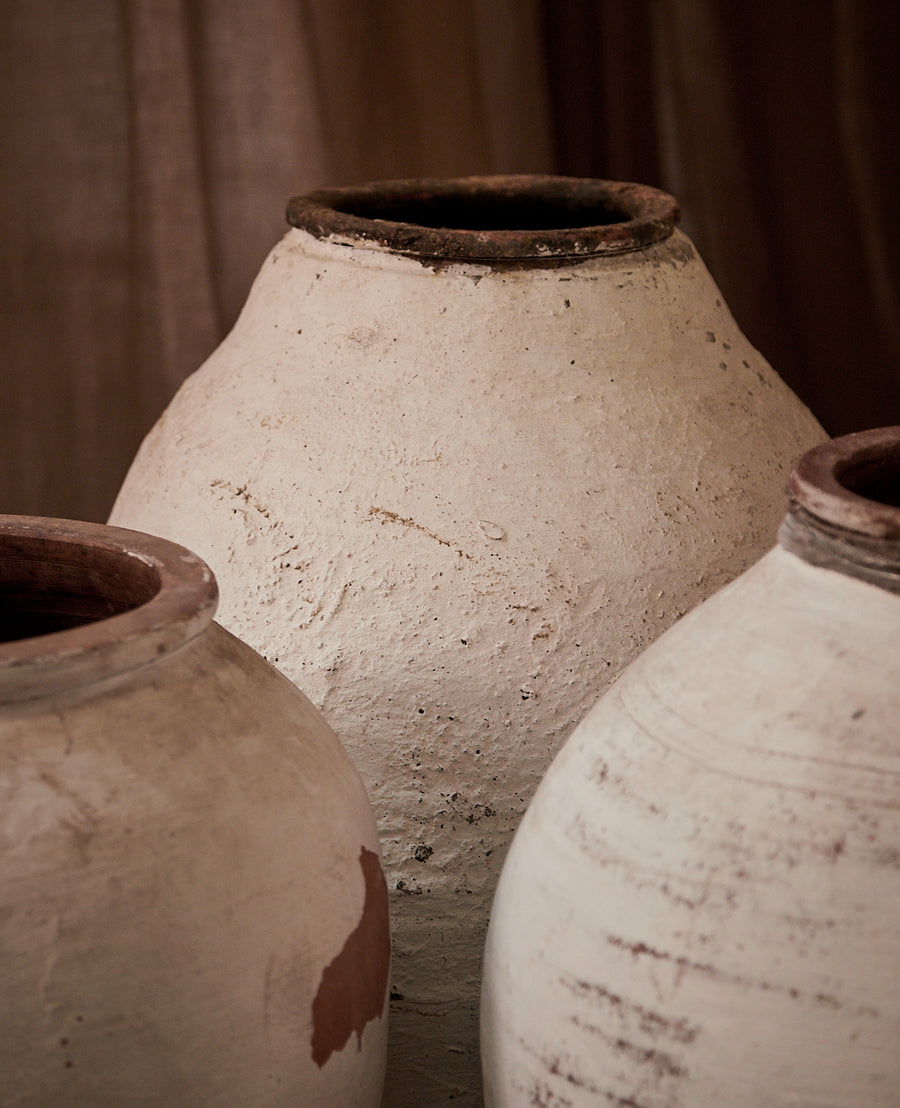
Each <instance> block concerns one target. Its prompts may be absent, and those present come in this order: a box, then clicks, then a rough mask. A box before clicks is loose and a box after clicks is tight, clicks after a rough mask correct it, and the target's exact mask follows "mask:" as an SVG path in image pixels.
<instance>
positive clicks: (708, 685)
mask: <svg viewBox="0 0 900 1108" xmlns="http://www.w3.org/2000/svg"><path fill="white" fill-rule="evenodd" d="M791 491H792V497H793V499H792V506H791V510H790V513H789V515H788V517H787V520H786V522H785V524H784V526H783V528H782V531H781V535H780V538H781V543H780V545H779V546H778V547H776V548H775V549H774V550H772V551H771V552H770V553H769V554H767V555H766V556H765V557H764V558H763V559H762V560H761V561H760V562H759V563H758V564H757V565H756V566H754V567H753V568H752V569H751V570H749V571H748V572H747V573H745V574H744V575H743V576H742V577H740V578H739V579H738V580H737V581H735V582H734V583H733V584H731V585H729V586H728V587H727V588H725V589H724V590H722V591H721V592H720V593H719V594H718V595H717V596H715V597H714V598H713V599H711V600H709V601H707V602H706V603H705V604H704V605H702V606H701V607H700V608H698V609H697V610H696V611H694V612H692V613H691V614H690V615H689V616H687V617H686V618H685V619H684V620H682V621H681V622H680V623H678V624H677V626H675V627H674V628H672V630H670V631H669V632H668V633H667V634H666V635H664V636H663V637H662V638H661V639H660V640H659V641H658V642H657V643H656V644H655V645H654V646H652V647H651V648H650V649H649V650H648V651H647V652H646V653H645V654H644V655H643V656H642V657H641V658H640V659H639V660H638V661H637V662H635V663H634V664H633V665H632V666H630V667H629V669H628V670H627V671H626V672H625V673H624V674H623V675H622V677H621V678H620V679H619V681H618V682H617V683H616V684H615V685H614V687H613V688H612V689H611V690H610V691H609V692H607V693H606V695H605V696H604V697H603V698H602V699H601V700H600V701H599V703H598V704H597V706H596V707H595V708H594V710H593V711H592V712H591V713H590V714H589V715H588V717H587V718H586V719H585V721H584V722H583V723H582V724H581V726H580V727H578V729H577V730H576V731H575V733H574V734H573V736H572V737H571V739H569V741H568V742H567V744H566V745H565V747H564V748H563V750H562V752H561V753H560V755H559V756H558V757H557V758H556V760H555V761H554V763H553V765H552V766H551V768H550V770H549V771H548V773H547V775H546V777H545V779H544V781H543V783H542V784H541V786H540V788H539V789H538V791H537V794H536V795H535V797H534V800H533V801H532V804H531V806H530V808H529V810H528V813H527V814H526V816H525V818H524V820H523V821H522V825H521V827H520V829H519V831H518V833H517V835H516V838H515V841H514V842H513V846H512V848H511V850H510V852H509V856H508V858H507V861H506V864H505V866H504V870H503V875H502V877H501V880H500V885H499V889H498V892H497V896H496V900H495V902H494V909H493V914H492V918H491V925H490V931H489V936H488V941H487V948H486V956H485V982H484V995H483V1007H482V1046H483V1060H484V1071H485V1092H486V1101H487V1104H488V1105H491V1106H495V1108H499V1106H504V1108H509V1106H513V1105H515V1106H518V1105H523V1106H524V1105H532V1104H546V1105H551V1104H553V1105H562V1104H566V1105H572V1106H581V1105H585V1106H586V1105H596V1104H607V1103H609V1104H617V1105H640V1106H641V1108H696V1106H698V1105H704V1106H705V1105H729V1106H730V1108H751V1106H752V1108H760V1106H762V1105H765V1106H766V1108H789V1106H790V1108H795V1106H797V1105H816V1106H817V1108H851V1106H853V1108H858V1106H860V1105H866V1108H894V1106H896V1105H897V1104H900V1051H898V1048H897V1047H898V1043H900V932H898V928H897V913H898V906H900V727H898V721H900V652H898V643H900V428H890V429H888V430H884V431H873V432H866V433H863V434H859V435H851V436H848V437H846V438H843V439H838V440H835V441H834V442H833V443H829V444H826V445H825V446H823V447H820V448H818V449H816V450H813V451H812V452H811V453H809V454H807V455H806V456H805V457H804V458H803V459H802V460H801V462H800V463H799V464H798V466H797V468H796V469H795V471H794V474H793V476H792V479H791Z"/></svg>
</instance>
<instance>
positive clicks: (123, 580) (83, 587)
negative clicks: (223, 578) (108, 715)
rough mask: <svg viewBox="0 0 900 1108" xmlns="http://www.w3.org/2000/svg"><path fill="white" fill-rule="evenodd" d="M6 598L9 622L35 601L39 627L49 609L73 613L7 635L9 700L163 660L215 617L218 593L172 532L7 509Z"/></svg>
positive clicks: (2, 547)
mask: <svg viewBox="0 0 900 1108" xmlns="http://www.w3.org/2000/svg"><path fill="white" fill-rule="evenodd" d="M0 599H2V607H0V619H3V620H4V621H5V625H4V626H5V628H15V627H16V626H17V625H18V623H22V624H23V625H24V624H25V623H26V621H27V620H29V619H30V618H31V612H32V609H31V608H30V607H29V605H32V604H33V605H36V606H37V607H40V608H41V609H42V615H41V616H40V617H36V619H37V624H40V620H41V619H42V618H45V613H46V612H47V611H49V612H52V613H59V612H66V613H68V612H75V613H76V614H75V615H74V616H72V617H71V620H74V622H75V624H76V625H74V626H68V627H65V629H62V630H53V631H51V632H49V633H39V634H30V635H28V637H16V638H13V639H12V640H11V641H2V642H0V703H2V702H9V701H16V700H23V699H28V698H32V697H36V696H40V695H43V694H47V693H53V692H57V691H59V690H61V689H65V688H71V687H74V686H77V685H83V684H89V683H92V682H94V681H98V680H102V679H103V678H107V677H111V676H114V675H116V674H120V673H123V672H125V671H127V670H131V669H134V668H135V667H137V666H141V665H144V664H146V663H148V662H152V661H156V660H159V659H160V658H162V657H164V656H165V655H168V654H170V653H171V652H172V651H175V650H177V649H179V648H180V647H181V646H184V645H185V643H187V642H189V641H190V640H191V639H193V638H194V637H195V636H196V635H198V634H200V632H202V631H203V630H204V629H205V628H206V627H207V626H208V625H209V624H210V622H211V621H212V618H213V615H214V614H215V610H216V605H217V602H218V590H217V587H216V581H215V578H214V577H213V574H212V571H211V570H210V568H209V567H208V566H207V565H206V563H205V562H203V561H202V560H201V559H200V558H198V557H197V556H196V555H195V554H192V553H191V552H190V551H188V550H185V549H184V547H181V546H178V545H177V544H176V543H172V542H168V541H167V540H165V539H161V538H157V537H155V536H152V535H145V534H143V533H141V532H137V531H130V530H126V529H125V528H121V527H110V526H103V525H101V524H95V523H81V522H74V521H70V520H59V519H45V518H41V517H32V516H0ZM35 610H36V609H35ZM106 611H109V612H111V613H112V614H109V615H104V614H103V613H104V612H106ZM55 618H57V615H56V614H54V615H52V616H51V620H52V619H55ZM59 618H61V620H62V621H63V623H65V621H67V620H70V616H69V615H68V614H66V615H63V616H61V617H59Z"/></svg>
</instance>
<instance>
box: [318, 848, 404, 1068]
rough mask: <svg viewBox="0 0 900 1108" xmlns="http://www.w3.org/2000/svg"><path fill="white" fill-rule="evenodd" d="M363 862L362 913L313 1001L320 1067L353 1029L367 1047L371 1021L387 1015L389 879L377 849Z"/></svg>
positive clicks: (365, 852)
mask: <svg viewBox="0 0 900 1108" xmlns="http://www.w3.org/2000/svg"><path fill="white" fill-rule="evenodd" d="M359 864H360V868H361V869H362V874H363V879H364V881H365V886H366V899H365V903H364V904H363V911H362V918H361V919H360V921H359V923H358V924H357V926H356V927H355V928H354V930H353V931H352V932H351V933H350V935H349V936H348V937H347V941H346V942H345V943H344V946H343V948H342V949H341V952H340V954H339V955H338V956H337V957H336V958H335V959H334V961H333V962H330V963H329V964H328V965H327V966H326V967H325V969H324V970H323V971H322V980H321V981H320V982H319V988H318V990H317V991H316V997H315V1000H314V1001H313V1036H312V1056H313V1061H314V1062H315V1063H316V1065H317V1066H324V1065H325V1063H326V1062H327V1061H328V1059H329V1057H330V1056H331V1055H332V1054H333V1053H334V1051H336V1050H342V1049H343V1047H344V1046H346V1044H347V1041H348V1040H349V1038H350V1036H351V1035H352V1034H353V1033H354V1032H355V1033H356V1039H357V1046H358V1048H359V1049H360V1050H362V1037H363V1031H365V1029H366V1024H367V1023H369V1022H370V1021H371V1020H380V1019H381V1018H382V1016H383V1015H384V1005H385V1001H386V1000H387V988H388V974H389V972H390V968H391V929H390V919H389V915H388V892H387V882H386V881H385V879H384V871H383V870H382V868H381V859H380V858H379V857H378V855H377V854H376V853H375V852H374V851H372V850H366V848H365V847H363V848H362V850H361V851H360V854H359Z"/></svg>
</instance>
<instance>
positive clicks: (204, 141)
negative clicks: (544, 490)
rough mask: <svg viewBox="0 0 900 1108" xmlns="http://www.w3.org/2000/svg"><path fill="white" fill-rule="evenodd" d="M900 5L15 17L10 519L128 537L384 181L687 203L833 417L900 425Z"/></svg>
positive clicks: (8, 160) (420, 0) (3, 313)
mask: <svg viewBox="0 0 900 1108" xmlns="http://www.w3.org/2000/svg"><path fill="white" fill-rule="evenodd" d="M898 13H900V8H897V7H895V6H894V5H888V4H887V3H877V2H875V0H830V2H829V0H782V3H780V4H778V5H775V4H746V5H737V4H733V3H730V2H728V0H646V2H641V0H257V2H255V3H252V4H250V3H246V0H216V2H215V3H213V2H211V0H207V2H201V0H193V2H192V0H119V2H116V0H0V106H2V109H3V110H2V114H0V156H2V165H3V173H2V177H0V234H2V242H3V265H2V272H0V305H2V310H0V353H2V362H0V365H2V381H3V389H2V394H0V396H2V405H0V490H2V498H0V511H7V512H26V513H39V514H51V515H53V514H55V515H68V516H73V517H81V518H88V519H98V520H102V519H104V518H105V516H106V514H107V512H108V510H109V508H110V506H111V503H112V499H113V497H114V495H115V492H116V490H117V488H118V485H119V483H120V481H121V479H122V477H123V475H124V472H125V469H126V467H127V465H128V463H129V461H130V459H131V457H132V455H133V454H134V451H135V450H136V448H137V445H138V444H139V442H140V440H141V438H142V436H143V435H144V434H145V433H146V431H147V430H148V428H149V426H150V425H151V424H152V423H153V421H154V420H155V419H156V417H157V416H158V415H159V413H160V411H161V410H162V408H163V406H164V405H165V403H166V402H167V400H168V399H169V398H170V397H171V395H172V394H173V392H174V391H175V389H176V388H177V386H178V384H179V382H180V381H181V380H182V379H183V378H184V376H185V375H186V374H188V373H189V372H190V371H191V370H192V369H194V368H195V367H196V366H197V365H199V363H200V362H201V361H202V360H203V358H204V357H205V356H206V355H207V354H208V353H209V351H210V350H211V349H212V348H213V347H214V346H215V345H216V343H217V342H218V341H219V339H220V338H221V337H222V335H223V334H224V333H225V331H226V330H227V329H228V327H229V326H230V325H231V323H232V322H233V321H234V318H235V316H236V314H237V312H238V310H239V308H240V305H241V304H242V302H243V300H244V297H245V295H246V291H247V288H248V287H249V284H250V281H251V280H252V278H253V276H254V274H255V273H256V270H257V269H258V267H259V264H260V262H261V261H262V258H263V257H264V255H265V253H266V251H267V250H268V249H269V248H270V247H271V246H272V245H273V244H274V242H275V241H276V240H277V238H278V237H279V236H280V235H281V234H282V232H283V229H284V224H283V216H282V213H283V210H284V202H285V200H286V199H287V197H288V196H289V195H291V194H292V193H295V192H298V191H301V190H303V189H306V188H311V187H314V186H318V185H325V184H341V183H349V182H352V181H362V180H371V179H378V178H384V177H402V176H419V175H449V174H462V173H491V172H565V173H573V174H583V175H589V176H605V177H612V178H620V179H631V180H642V181H646V182H648V183H651V184H657V185H660V186H662V187H664V188H667V189H668V190H669V191H672V192H674V193H675V194H676V195H677V196H678V198H679V200H680V201H681V203H682V207H683V210H684V226H685V229H686V230H687V231H688V233H689V234H690V235H691V236H692V237H693V238H694V240H695V242H696V244H697V246H698V248H699V250H700V252H701V254H702V255H703V257H704V258H705V260H706V262H707V264H708V265H709V267H710V268H711V269H712V271H713V273H714V275H715V276H716V278H717V280H718V281H719V283H720V285H721V287H722V290H723V293H724V295H725V298H726V300H727V301H728V303H729V305H730V307H731V309H732V311H733V312H734V314H735V316H736V318H737V319H738V321H739V322H740V324H741V326H742V327H743V329H744V331H745V332H746V333H747V334H748V336H749V337H750V338H751V339H752V340H753V341H754V342H755V343H756V345H757V346H758V347H759V348H760V349H761V350H762V351H763V352H764V353H765V355H766V356H767V357H768V358H769V360H770V361H771V362H772V363H773V365H775V367H776V368H777V369H778V370H779V372H781V374H782V375H783V376H784V377H785V378H786V379H787V380H788V381H789V382H790V383H791V385H792V386H793V387H794V388H795V389H796V390H797V391H798V392H799V393H800V395H801V396H802V397H803V398H804V399H805V400H806V402H807V403H808V404H809V405H810V406H811V407H812V408H813V410H814V411H815V412H816V414H817V415H818V416H819V418H820V419H821V420H822V421H823V422H824V423H825V425H826V427H827V428H828V429H829V430H830V431H831V432H832V433H841V432H843V431H847V430H853V429H857V428H861V427H864V426H873V425H876V424H884V423H900V357H898V354H900V296H898V288H900V254H898V245H900V241H898V240H900V235H898V230H900V228H898V215H897V206H896V203H895V201H894V193H895V192H896V190H897V187H898V184H900V148H898V144H897V141H896V136H895V134H894V121H893V116H894V113H895V111H896V104H897V101H898V92H900V78H898V76H897V73H896V68H895V65H894V54H895V52H896V46H897V43H898V42H900V14H898Z"/></svg>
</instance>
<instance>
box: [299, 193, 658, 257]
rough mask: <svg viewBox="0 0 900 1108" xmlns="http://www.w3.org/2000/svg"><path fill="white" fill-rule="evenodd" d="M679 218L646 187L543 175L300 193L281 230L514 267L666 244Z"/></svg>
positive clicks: (420, 254)
mask: <svg viewBox="0 0 900 1108" xmlns="http://www.w3.org/2000/svg"><path fill="white" fill-rule="evenodd" d="M426 216H427V219H421V217H426ZM498 216H502V222H503V223H506V224H507V225H506V226H497V225H496V224H497V223H499V222H501V220H500V219H499V218H497V217H498ZM678 217H679V208H678V203H677V201H676V200H675V199H674V198H673V197H672V196H670V195H669V194H668V193H665V192H662V191H660V190H659V189H656V188H653V187H651V186H650V185H641V184H634V183H632V182H626V181H604V180H598V179H593V178H585V177H559V176H544V175H518V176H516V175H513V176H486V177H455V178H454V177H450V178H419V179H411V180H398V181H376V182H372V183H369V184H363V185H351V186H345V187H340V188H328V189H320V190H317V191H315V192H309V193H305V194H303V195H300V196H295V197H293V198H292V199H291V200H290V201H289V202H288V207H287V220H288V223H290V224H291V225H292V226H294V227H297V228H299V229H300V230H303V231H307V232H308V233H309V234H311V235H314V236H316V237H317V238H328V237H331V236H337V237H339V238H344V239H351V240H356V242H357V243H358V244H360V245H365V244H377V245H380V246H383V247H387V248H388V249H390V250H392V251H394V252H396V253H398V254H403V255H406V256H407V257H414V258H423V259H431V260H438V261H444V262H455V261H459V262H466V261H469V262H485V263H488V264H502V263H507V264H512V265H518V266H540V265H552V264H553V262H554V260H557V261H567V260H576V261H577V260H584V259H587V258H591V257H596V256H598V255H607V254H622V253H626V252H628V251H633V250H640V249H643V248H644V247H647V246H650V245H651V244H653V243H656V242H661V241H662V240H663V239H666V238H668V237H669V236H670V235H671V234H672V232H673V231H674V229H675V223H676V221H677V219H678ZM419 219H421V221H419V222H417V220H419ZM466 223H468V224H471V225H468V226H467V225H460V224H466ZM517 223H518V224H521V225H520V226H515V225H514V224H517ZM544 223H546V224H547V226H543V225H542V224H544ZM442 224H448V225H442ZM509 224H513V226H510V225H509Z"/></svg>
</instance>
